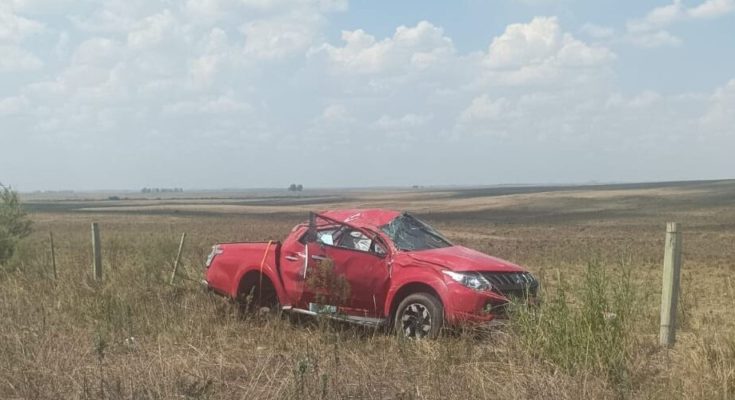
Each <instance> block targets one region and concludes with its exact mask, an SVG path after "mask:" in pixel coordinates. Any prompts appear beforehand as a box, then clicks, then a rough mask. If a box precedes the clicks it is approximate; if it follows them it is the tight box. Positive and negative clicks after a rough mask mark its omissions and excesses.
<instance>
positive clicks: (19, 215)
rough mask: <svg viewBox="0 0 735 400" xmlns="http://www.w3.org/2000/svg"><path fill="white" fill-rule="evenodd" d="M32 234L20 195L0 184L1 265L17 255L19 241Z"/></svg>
mask: <svg viewBox="0 0 735 400" xmlns="http://www.w3.org/2000/svg"><path fill="white" fill-rule="evenodd" d="M30 234H31V221H30V220H29V219H28V217H27V215H26V213H25V211H23V208H22V207H21V204H20V199H19V198H18V193H17V192H15V191H14V190H12V188H11V187H9V186H4V185H3V184H0V264H5V263H6V262H7V261H8V260H9V259H10V258H11V257H12V256H13V254H14V253H15V247H16V245H17V244H18V241H20V240H21V239H23V238H24V237H26V236H28V235H30Z"/></svg>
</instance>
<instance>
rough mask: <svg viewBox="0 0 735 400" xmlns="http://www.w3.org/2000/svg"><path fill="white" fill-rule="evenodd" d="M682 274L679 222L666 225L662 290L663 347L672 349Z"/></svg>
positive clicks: (661, 333) (661, 341)
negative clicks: (680, 276)
mask: <svg viewBox="0 0 735 400" xmlns="http://www.w3.org/2000/svg"><path fill="white" fill-rule="evenodd" d="M680 273H681V233H680V232H679V224H678V223H677V222H669V223H667V224H666V244H665V249H664V270H663V287H662V289H661V332H660V336H659V342H660V344H661V346H666V347H671V346H673V345H674V343H675V342H676V308H677V303H678V301H679V280H680V278H679V275H680Z"/></svg>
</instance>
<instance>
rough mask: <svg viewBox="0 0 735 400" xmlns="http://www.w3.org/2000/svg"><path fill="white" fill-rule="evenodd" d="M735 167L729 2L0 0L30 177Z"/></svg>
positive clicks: (619, 176)
mask: <svg viewBox="0 0 735 400" xmlns="http://www.w3.org/2000/svg"><path fill="white" fill-rule="evenodd" d="M733 177H735V0H686V1H684V0H674V1H671V0H668V1H667V0H661V1H653V0H652V1H621V0H597V1H589V0H493V1H489V0H487V1H481V0H457V1H427V0H423V1H419V0H405V1H376V0H371V1H368V0H364V1H357V0H353V1H347V0H107V1H102V0H100V1H89V0H0V182H2V183H3V184H6V185H7V184H10V185H13V187H14V188H16V189H19V190H22V191H31V190H100V189H105V190H114V189H121V190H122V189H130V190H137V189H140V188H142V187H182V188H185V189H194V188H198V189H217V188H263V187H287V186H288V185H289V184H290V183H300V184H303V185H304V187H305V188H307V189H308V188H310V187H312V188H313V187H370V186H411V185H495V184H523V183H547V184H550V183H587V182H632V181H660V180H690V179H720V178H733Z"/></svg>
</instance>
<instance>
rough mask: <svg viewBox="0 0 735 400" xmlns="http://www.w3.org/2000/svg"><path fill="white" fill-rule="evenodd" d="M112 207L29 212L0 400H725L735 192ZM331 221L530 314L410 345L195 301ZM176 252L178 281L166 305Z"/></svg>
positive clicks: (324, 198) (0, 271)
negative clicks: (470, 263) (675, 315)
mask: <svg viewBox="0 0 735 400" xmlns="http://www.w3.org/2000/svg"><path fill="white" fill-rule="evenodd" d="M108 196H109V194H103V195H94V194H90V195H79V194H76V195H74V196H69V198H67V199H61V198H53V196H46V195H29V196H26V197H25V200H26V201H27V208H28V210H30V212H31V216H32V219H33V220H34V229H35V232H34V234H33V235H32V236H31V237H29V238H28V239H26V240H25V241H24V242H23V244H22V247H21V248H20V249H19V250H18V253H17V254H16V257H15V258H14V259H13V260H11V262H10V263H9V264H8V265H6V266H3V267H0V398H8V399H14V398H29V399H35V398H43V399H46V398H48V399H52V398H53V399H56V398H85V399H87V398H88V399H99V398H111V399H118V398H119V399H131V398H133V399H139V398H140V399H159V398H160V399H168V398H202V399H204V398H211V399H232V398H243V399H250V398H265V399H267V398H274V399H275V398H294V399H297V398H309V399H311V398H313V399H317V398H319V399H321V398H329V399H343V398H366V399H443V398H465V399H469V398H516V399H528V398H534V399H535V398H538V399H548V398H568V399H580V398H636V399H637V398H641V399H643V398H645V399H670V398H687V399H689V398H703V399H704V398H707V399H733V398H735V181H708V182H678V183H656V184H632V185H601V186H585V187H578V186H569V187H563V186H554V187H497V188H479V189H461V190H460V189H451V188H450V189H441V190H439V189H432V190H429V189H418V190H401V191H398V190H373V191H368V190H350V191H343V192H342V191H334V190H333V191H311V192H310V191H305V192H304V193H302V194H301V196H297V195H292V194H286V193H278V192H273V193H271V192H257V193H255V192H254V193H226V194H221V193H220V194H217V193H199V194H195V195H193V194H186V193H184V194H180V193H179V194H177V196H176V197H170V198H161V199H157V198H154V197H150V196H149V197H145V198H143V197H140V198H136V197H137V196H139V195H138V194H123V195H121V196H118V197H122V198H123V200H106V198H107V197H108ZM125 197H128V198H125ZM338 207H389V208H396V209H401V210H408V211H412V212H414V213H415V214H416V215H418V216H419V217H421V218H422V219H424V220H426V221H427V222H429V223H431V224H432V225H434V226H436V227H437V228H439V229H440V230H441V231H443V232H444V233H445V234H446V236H448V237H449V238H450V239H451V240H452V241H454V242H455V243H458V244H462V245H466V246H469V247H473V248H476V249H478V250H481V251H483V252H487V253H489V254H492V255H495V256H499V257H501V258H505V259H508V260H510V261H513V262H515V263H519V264H522V265H525V266H527V267H528V268H529V269H530V270H531V271H532V272H534V273H535V274H536V275H537V276H538V277H539V278H540V280H541V282H542V288H543V295H544V298H545V305H544V306H543V307H542V309H541V313H542V314H541V315H528V314H523V315H521V316H520V317H519V319H518V321H519V322H518V323H517V324H515V323H514V324H511V326H510V327H507V328H505V329H503V330H500V331H496V332H493V333H491V334H487V333H478V332H474V331H470V332H459V333H457V332H451V333H448V334H447V335H446V337H443V338H442V339H440V340H438V341H434V342H412V341H402V340H398V339H396V338H394V337H392V336H391V335H389V334H385V333H383V332H376V331H370V330H364V329H360V328H353V327H349V326H345V325H340V324H334V323H324V322H320V321H309V320H307V321H292V320H290V319H288V318H286V317H282V316H263V317H254V316H243V315H240V314H239V313H238V312H237V309H236V308H235V307H233V306H232V305H230V304H229V303H227V302H225V301H223V300H221V299H219V298H217V297H214V296H211V295H208V294H205V293H204V292H202V291H200V290H199V288H198V285H197V283H196V282H195V281H196V280H198V279H200V274H201V273H200V268H201V264H202V262H203V260H204V259H205V257H206V254H207V252H208V250H209V247H210V246H211V245H212V244H213V243H215V242H220V241H245V240H268V239H280V238H282V237H283V236H284V235H285V234H286V233H287V232H288V231H289V229H290V228H291V227H292V226H293V225H294V224H296V223H298V222H301V221H302V220H305V219H306V215H307V212H308V211H309V210H320V209H329V208H338ZM93 221H96V222H99V224H100V227H101V231H102V241H103V258H104V259H103V264H104V270H105V278H104V281H103V282H102V283H95V282H93V281H92V280H91V279H90V264H91V254H90V253H91V252H90V240H89V236H90V233H89V224H90V222H93ZM667 221H678V222H680V223H681V224H682V227H683V232H684V233H683V238H684V239H683V240H684V266H683V275H682V298H681V304H680V311H679V319H680V323H681V327H680V330H679V333H678V343H677V344H676V346H675V347H674V348H673V349H671V350H664V349H661V348H659V347H658V346H657V345H656V343H657V335H658V317H659V308H658V307H659V301H660V285H661V283H660V281H661V266H662V260H663V239H664V233H665V223H666V222H667ZM49 232H53V234H54V239H55V244H56V261H57V265H58V275H59V278H58V280H57V281H54V280H53V279H51V276H52V272H51V262H50V251H49ZM182 232H187V234H188V241H187V245H186V251H185V254H184V268H183V269H182V275H185V277H188V278H190V279H191V280H187V279H180V280H179V281H178V283H177V284H176V285H174V286H173V287H172V286H170V285H168V284H167V281H168V277H169V274H170V271H171V264H172V260H173V258H174V256H175V253H176V246H177V244H178V243H177V242H178V238H179V237H180V235H181V233H182ZM598 311H599V312H598ZM601 312H614V313H616V315H618V317H617V319H615V320H614V321H612V322H611V321H608V320H601V319H599V318H600V316H599V315H598V314H600V315H601Z"/></svg>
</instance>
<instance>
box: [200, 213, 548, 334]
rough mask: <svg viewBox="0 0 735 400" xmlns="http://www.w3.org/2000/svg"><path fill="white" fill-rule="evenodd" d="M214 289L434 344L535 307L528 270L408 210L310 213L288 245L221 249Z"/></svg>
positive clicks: (215, 257) (212, 258)
mask: <svg viewBox="0 0 735 400" xmlns="http://www.w3.org/2000/svg"><path fill="white" fill-rule="evenodd" d="M205 276H206V279H205V281H204V282H203V283H204V284H206V286H207V287H208V288H209V289H212V290H214V291H215V292H218V293H220V294H223V295H226V296H229V297H231V298H233V299H235V300H238V301H241V302H243V303H244V304H245V303H246V304H248V305H251V306H256V307H264V306H265V307H274V306H275V307H280V308H281V309H283V310H287V311H290V312H296V313H303V314H309V315H326V316H329V317H332V318H338V319H343V320H346V321H350V322H355V323H359V324H365V325H373V326H386V327H392V328H393V329H395V331H396V332H397V333H399V334H402V335H405V336H407V337H414V338H422V337H431V338H433V337H436V336H437V335H438V334H439V332H440V330H441V329H442V327H443V326H444V325H459V324H465V323H472V324H477V323H490V322H492V321H493V320H494V319H496V318H499V317H502V316H503V315H504V309H505V307H506V305H507V304H508V303H509V301H511V299H512V298H521V299H524V300H525V301H531V302H533V301H534V300H535V298H536V293H537V291H538V286H539V284H538V281H537V280H536V279H535V278H534V276H533V275H531V273H529V272H528V271H526V270H525V269H523V268H522V267H520V266H518V265H515V264H513V263H510V262H508V261H504V260H501V259H499V258H495V257H491V256H489V255H486V254H483V253H480V252H478V251H475V250H472V249H469V248H466V247H463V246H457V245H453V244H452V243H451V242H450V241H449V240H447V239H446V238H444V237H443V236H442V235H441V234H440V233H438V232H437V231H436V230H434V229H433V228H432V227H430V226H429V225H427V224H426V223H424V222H422V221H421V220H419V219H418V218H416V217H414V216H412V215H411V214H408V213H400V212H397V211H391V210H382V209H370V210H337V211H326V212H321V213H311V214H310V216H309V220H308V221H307V222H304V223H302V224H299V225H297V226H296V227H294V228H293V230H291V233H290V234H289V235H288V236H287V237H286V238H285V239H284V241H283V242H257V243H252V242H248V243H222V244H218V245H215V246H213V248H212V252H211V254H210V255H209V257H208V259H207V262H206V271H205Z"/></svg>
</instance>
